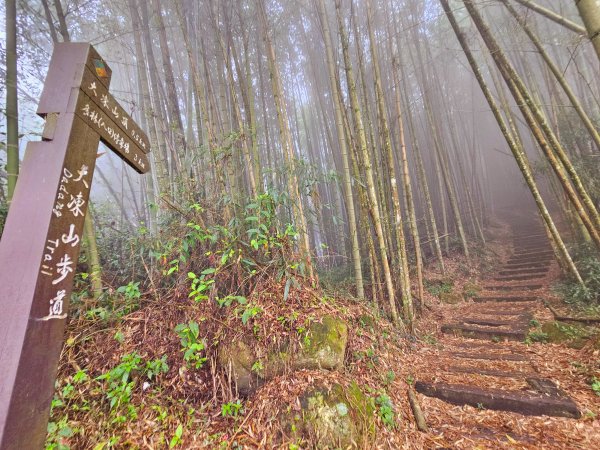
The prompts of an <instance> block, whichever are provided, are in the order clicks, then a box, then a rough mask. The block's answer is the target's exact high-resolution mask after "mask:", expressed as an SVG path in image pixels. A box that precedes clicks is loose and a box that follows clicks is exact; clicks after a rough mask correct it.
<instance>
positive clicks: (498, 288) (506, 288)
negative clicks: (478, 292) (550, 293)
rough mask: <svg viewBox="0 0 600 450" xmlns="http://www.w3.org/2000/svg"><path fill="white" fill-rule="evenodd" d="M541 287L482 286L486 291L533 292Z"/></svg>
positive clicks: (525, 285)
mask: <svg viewBox="0 0 600 450" xmlns="http://www.w3.org/2000/svg"><path fill="white" fill-rule="evenodd" d="M542 287H543V286H542V285H541V284H517V285H493V284H490V285H487V286H484V287H483V289H485V290H487V291H518V290H524V291H534V290H536V289H541V288H542Z"/></svg>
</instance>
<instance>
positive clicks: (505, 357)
mask: <svg viewBox="0 0 600 450" xmlns="http://www.w3.org/2000/svg"><path fill="white" fill-rule="evenodd" d="M492 350H493V348H492ZM452 356H454V357H456V358H462V359H483V360H486V361H513V362H529V359H528V358H527V357H525V356H523V355H519V354H516V353H511V354H507V353H481V352H478V353H464V352H454V353H452Z"/></svg>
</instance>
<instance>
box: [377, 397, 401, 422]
mask: <svg viewBox="0 0 600 450" xmlns="http://www.w3.org/2000/svg"><path fill="white" fill-rule="evenodd" d="M375 405H376V406H377V414H378V415H379V417H380V418H381V421H382V422H383V423H384V425H385V426H386V427H388V428H396V413H395V411H394V403H392V399H390V397H389V396H388V395H387V394H381V395H379V396H378V397H376V398H375Z"/></svg>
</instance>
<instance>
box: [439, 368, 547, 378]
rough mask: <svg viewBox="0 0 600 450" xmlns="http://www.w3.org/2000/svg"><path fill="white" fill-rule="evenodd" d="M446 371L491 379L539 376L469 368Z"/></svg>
mask: <svg viewBox="0 0 600 450" xmlns="http://www.w3.org/2000/svg"><path fill="white" fill-rule="evenodd" d="M445 370H446V372H453V373H470V374H475V375H486V376H489V377H498V378H515V379H518V380H522V379H527V377H533V376H535V375H537V374H536V373H535V372H507V371H504V370H494V369H483V368H480V367H469V366H449V367H446V368H445Z"/></svg>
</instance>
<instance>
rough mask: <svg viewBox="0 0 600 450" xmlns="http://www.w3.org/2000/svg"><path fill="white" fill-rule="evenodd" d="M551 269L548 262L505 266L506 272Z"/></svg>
mask: <svg viewBox="0 0 600 450" xmlns="http://www.w3.org/2000/svg"><path fill="white" fill-rule="evenodd" d="M549 267H550V261H546V262H531V263H519V264H504V267H503V269H504V270H518V269H548V268H549Z"/></svg>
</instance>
